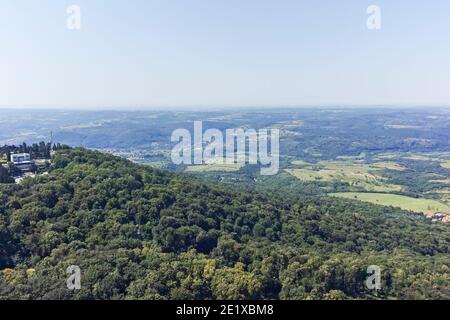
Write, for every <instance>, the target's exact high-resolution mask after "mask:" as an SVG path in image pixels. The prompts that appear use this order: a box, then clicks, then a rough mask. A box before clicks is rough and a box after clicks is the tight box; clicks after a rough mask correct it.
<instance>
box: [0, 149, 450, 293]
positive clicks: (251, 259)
mask: <svg viewBox="0 0 450 320" xmlns="http://www.w3.org/2000/svg"><path fill="white" fill-rule="evenodd" d="M291 198H292V199H293V200H289V199H291ZM449 244H450V228H449V226H448V225H443V224H431V223H430V222H428V221H426V219H425V218H424V217H423V216H421V215H418V214H413V213H410V212H402V211H400V210H399V209H394V208H389V207H381V206H375V205H370V204H364V203H360V202H357V201H352V200H345V199H337V198H336V199H333V198H327V197H301V198H300V199H298V198H297V197H295V196H294V197H280V196H279V195H277V194H275V193H274V194H261V193H256V192H249V191H243V190H242V191H237V190H236V188H231V187H227V186H221V185H217V184H212V183H208V182H207V183H205V182H202V181H200V180H194V179H193V178H188V177H184V176H180V175H176V174H172V173H168V172H164V171H159V170H156V169H153V168H150V167H146V166H140V165H137V164H133V163H131V162H129V161H127V160H124V159H121V158H117V157H114V156H111V155H107V154H102V153H99V152H94V151H87V150H83V149H73V150H63V151H58V153H57V154H56V156H55V157H54V159H53V164H52V169H51V171H50V174H49V175H45V176H38V177H36V178H34V179H26V180H24V181H23V182H22V183H21V184H20V185H0V270H1V271H0V299H12V298H20V299H244V298H248V299H345V298H350V299H351V298H357V299H367V298H369V299H373V298H399V299H405V298H415V299H425V298H436V299H443V298H446V299H450V292H449V287H450V275H449V274H450V273H449V271H450V252H449V251H450V249H449ZM70 265H78V266H80V268H81V272H82V287H81V290H76V291H69V290H68V289H67V287H66V279H67V276H68V275H67V274H66V268H67V267H68V266H70ZM369 265H378V266H380V268H381V269H382V286H381V290H379V291H378V292H375V291H370V290H368V289H367V288H366V286H365V278H366V276H367V275H366V270H367V267H368V266H369Z"/></svg>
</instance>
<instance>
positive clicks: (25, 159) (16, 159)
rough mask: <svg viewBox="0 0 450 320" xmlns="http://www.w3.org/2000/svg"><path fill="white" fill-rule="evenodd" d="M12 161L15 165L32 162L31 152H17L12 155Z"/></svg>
mask: <svg viewBox="0 0 450 320" xmlns="http://www.w3.org/2000/svg"><path fill="white" fill-rule="evenodd" d="M11 162H12V163H14V164H15V165H18V164H25V163H29V162H31V157H30V154H29V153H16V154H12V155H11Z"/></svg>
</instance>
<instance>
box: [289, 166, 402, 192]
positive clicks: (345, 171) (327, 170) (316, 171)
mask: <svg viewBox="0 0 450 320" xmlns="http://www.w3.org/2000/svg"><path fill="white" fill-rule="evenodd" d="M292 164H293V165H297V166H301V168H298V169H297V168H293V169H286V171H287V172H288V173H290V174H291V175H293V176H294V177H296V178H298V179H300V180H303V181H310V182H313V181H316V182H333V181H339V182H345V183H348V184H349V186H350V188H351V190H352V191H359V190H361V189H363V190H365V191H374V192H393V191H401V190H402V186H400V185H395V184H392V183H389V182H388V181H387V179H386V178H384V177H383V176H382V175H381V171H382V170H384V169H390V170H398V171H402V170H405V168H404V167H402V166H401V165H399V164H397V163H395V162H387V161H384V162H377V163H373V164H364V163H361V162H357V161H320V162H319V163H318V164H308V163H305V162H302V161H299V160H296V161H293V162H292Z"/></svg>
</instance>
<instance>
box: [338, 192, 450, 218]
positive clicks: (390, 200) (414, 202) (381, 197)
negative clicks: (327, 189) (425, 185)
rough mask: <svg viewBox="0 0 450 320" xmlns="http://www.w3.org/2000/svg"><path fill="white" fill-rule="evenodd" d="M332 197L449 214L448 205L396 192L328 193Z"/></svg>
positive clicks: (429, 212) (416, 210) (426, 212)
mask: <svg viewBox="0 0 450 320" xmlns="http://www.w3.org/2000/svg"><path fill="white" fill-rule="evenodd" d="M330 195H331V196H334V197H339V198H347V199H355V200H360V201H365V202H370V203H375V204H379V205H383V206H393V207H398V208H401V209H404V210H410V211H415V212H423V213H425V214H432V213H436V212H444V213H448V214H450V207H449V206H447V205H445V204H442V203H440V202H439V201H436V200H431V199H416V198H411V197H406V196H400V195H396V194H385V193H363V192H341V193H332V194H330Z"/></svg>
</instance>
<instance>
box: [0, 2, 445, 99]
mask: <svg viewBox="0 0 450 320" xmlns="http://www.w3.org/2000/svg"><path fill="white" fill-rule="evenodd" d="M69 5H77V6H78V7H79V8H80V10H81V11H80V17H81V20H80V21H81V24H80V26H81V29H79V30H71V29H69V28H68V27H67V19H68V18H69V16H70V14H68V13H67V12H66V10H67V7H68V6H69ZM370 5H377V6H378V7H379V8H380V10H381V29H379V30H370V29H368V27H367V23H366V22H367V19H368V18H369V16H370V15H369V14H367V8H368V7H369V6H370ZM449 57H450V1H448V0H431V1H422V0H395V1H392V0H378V1H370V0H321V1H317V0H276V1H275V0H270V1H269V0H72V1H65V0H0V107H27V108H29V107H36V108H37V107H59V108H61V107H66V108H70V107H80V108H81V107H83V108H108V107H115V108H117V107H120V108H122V107H123V108H132V107H183V106H186V107H189V106H195V107H205V108H214V107H218V106H221V107H223V106H232V107H240V106H254V107H258V106H261V107H262V106H283V107H285V106H324V105H327V106H331V105H332V106H335V105H349V106H359V105H361V106H364V105H399V106H400V105H401V106H432V105H433V106H434V105H438V106H441V105H442V106H444V105H445V106H450V89H449V88H450V59H449Z"/></svg>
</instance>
